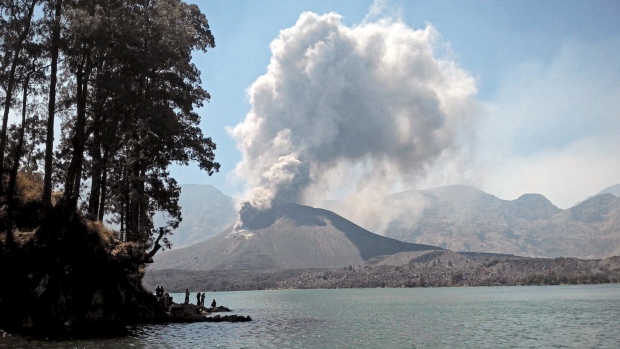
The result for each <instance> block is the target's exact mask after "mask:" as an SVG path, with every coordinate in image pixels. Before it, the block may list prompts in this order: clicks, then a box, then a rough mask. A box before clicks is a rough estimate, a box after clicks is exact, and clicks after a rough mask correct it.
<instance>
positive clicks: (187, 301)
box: [185, 288, 189, 304]
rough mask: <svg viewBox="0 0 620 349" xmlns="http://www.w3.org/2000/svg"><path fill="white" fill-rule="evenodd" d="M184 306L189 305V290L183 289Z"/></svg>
mask: <svg viewBox="0 0 620 349" xmlns="http://www.w3.org/2000/svg"><path fill="white" fill-rule="evenodd" d="M185 304H189V289H187V288H186V289H185Z"/></svg>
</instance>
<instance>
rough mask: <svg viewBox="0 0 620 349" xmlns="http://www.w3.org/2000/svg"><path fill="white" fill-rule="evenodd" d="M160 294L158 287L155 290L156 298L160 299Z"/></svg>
mask: <svg viewBox="0 0 620 349" xmlns="http://www.w3.org/2000/svg"><path fill="white" fill-rule="evenodd" d="M159 295H160V292H159V286H157V288H156V289H155V297H159Z"/></svg>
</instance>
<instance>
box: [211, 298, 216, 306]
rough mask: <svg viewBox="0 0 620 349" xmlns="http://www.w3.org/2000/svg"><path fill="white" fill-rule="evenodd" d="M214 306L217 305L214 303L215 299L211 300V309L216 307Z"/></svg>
mask: <svg viewBox="0 0 620 349" xmlns="http://www.w3.org/2000/svg"><path fill="white" fill-rule="evenodd" d="M216 304H217V303H215V299H214V300H213V302H211V308H215V305H216Z"/></svg>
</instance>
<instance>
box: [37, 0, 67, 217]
mask: <svg viewBox="0 0 620 349" xmlns="http://www.w3.org/2000/svg"><path fill="white" fill-rule="evenodd" d="M61 15H62V0H56V9H55V19H54V32H53V33H52V47H51V55H52V62H51V73H50V91H49V92H50V96H49V104H48V117H47V138H46V142H45V169H44V171H45V174H44V177H43V195H42V200H43V206H44V207H45V209H46V210H47V211H50V210H51V208H52V160H53V159H52V155H53V151H54V116H55V113H56V81H57V76H56V75H57V73H58V51H59V46H60V16H61Z"/></svg>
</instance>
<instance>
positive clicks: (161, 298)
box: [155, 286, 172, 306]
mask: <svg viewBox="0 0 620 349" xmlns="http://www.w3.org/2000/svg"><path fill="white" fill-rule="evenodd" d="M155 298H156V299H157V301H158V302H160V303H164V306H168V305H170V304H172V297H170V295H169V294H168V293H167V292H164V286H157V288H156V289H155Z"/></svg>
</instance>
